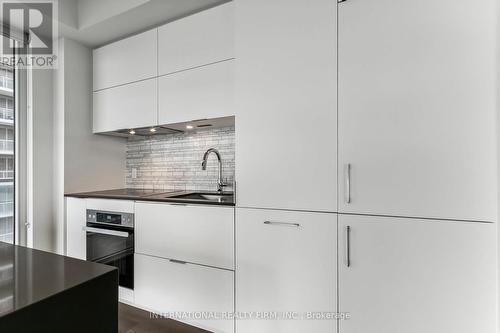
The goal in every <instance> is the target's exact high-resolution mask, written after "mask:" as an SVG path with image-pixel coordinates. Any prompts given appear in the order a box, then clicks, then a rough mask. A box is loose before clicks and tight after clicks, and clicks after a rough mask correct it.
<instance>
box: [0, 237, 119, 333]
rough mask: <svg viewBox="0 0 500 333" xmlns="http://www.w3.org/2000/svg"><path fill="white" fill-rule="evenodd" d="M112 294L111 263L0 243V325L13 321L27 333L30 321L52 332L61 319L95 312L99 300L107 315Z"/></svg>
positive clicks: (115, 283) (115, 280)
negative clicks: (104, 306)
mask: <svg viewBox="0 0 500 333" xmlns="http://www.w3.org/2000/svg"><path fill="white" fill-rule="evenodd" d="M94 292H95V295H93V294H94ZM117 293H118V272H117V270H116V268H114V267H111V266H106V265H102V264H96V263H92V262H87V261H83V260H78V259H73V258H70V257H65V256H61V255H57V254H53V253H49V252H44V251H39V250H34V249H30V248H26V247H23V246H17V245H11V244H7V243H3V242H0V327H5V325H6V326H7V327H10V326H9V325H14V324H16V325H22V326H20V331H23V332H31V331H32V330H31V329H30V327H31V326H33V327H34V326H35V325H36V327H34V329H36V330H37V331H38V332H45V331H49V330H53V332H55V331H59V329H62V328H63V327H64V319H61V317H64V316H67V319H68V320H69V319H70V318H71V317H72V316H73V315H75V317H77V316H81V315H84V314H85V312H86V311H87V310H90V311H94V309H95V310H98V309H99V308H100V306H101V305H100V304H99V303H106V304H107V305H106V309H109V312H108V315H111V316H114V314H115V312H116V310H115V307H116V306H117V305H116V306H115V305H114V303H113V302H116V304H118V300H117ZM99 295H101V296H99ZM95 297H97V298H98V299H96V298H95ZM107 302H109V303H107ZM99 311H101V312H102V309H99ZM56 313H57V316H56V315H55V314H56ZM52 316H56V317H53V318H52V319H54V323H56V322H57V328H56V329H54V328H55V327H54V326H52V324H51V317H52ZM20 318H23V319H22V320H20ZM30 318H31V319H30ZM37 318H39V319H40V321H39V322H37ZM112 320H113V321H114V319H112ZM73 324H74V323H73ZM44 325H46V327H45V329H44ZM111 325H114V323H113V322H112V323H111ZM82 326H83V327H84V326H85V325H82ZM103 326H106V325H103ZM83 327H82V328H83ZM20 331H19V332H20ZM33 331H35V330H33ZM76 331H78V329H77V330H76Z"/></svg>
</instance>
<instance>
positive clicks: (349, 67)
mask: <svg viewBox="0 0 500 333" xmlns="http://www.w3.org/2000/svg"><path fill="white" fill-rule="evenodd" d="M338 18H339V23H338V24H339V32H338V36H339V47H338V54H339V59H338V61H339V67H338V70H339V74H338V77H339V89H338V92H339V94H338V101H339V108H338V118H339V142H338V144H339V184H341V185H340V186H339V211H340V212H342V213H362V214H374V215H391V216H409V217H426V218H444V219H456V220H472V221H485V222H494V221H495V220H496V215H497V193H496V185H495V184H496V183H497V180H496V179H497V176H496V175H497V168H496V156H497V154H496V141H497V136H496V95H497V90H496V61H497V59H496V41H495V38H497V33H496V4H495V0H478V1H474V2H473V3H471V2H470V1H468V0H439V1H436V0H419V1H414V0H376V1H372V0H347V1H345V2H342V3H339V5H338Z"/></svg>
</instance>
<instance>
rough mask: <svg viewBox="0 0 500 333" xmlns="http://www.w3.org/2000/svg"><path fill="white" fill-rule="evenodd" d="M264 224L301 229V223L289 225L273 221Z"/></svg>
mask: <svg viewBox="0 0 500 333" xmlns="http://www.w3.org/2000/svg"><path fill="white" fill-rule="evenodd" d="M264 224H268V225H277V226H283V227H297V228H298V227H300V224H299V223H289V222H273V221H264Z"/></svg>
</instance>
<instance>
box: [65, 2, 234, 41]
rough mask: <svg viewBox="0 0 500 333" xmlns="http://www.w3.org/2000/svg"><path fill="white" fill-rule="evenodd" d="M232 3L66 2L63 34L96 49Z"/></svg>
mask: <svg viewBox="0 0 500 333" xmlns="http://www.w3.org/2000/svg"><path fill="white" fill-rule="evenodd" d="M224 2H228V0H62V1H59V15H58V17H59V34H60V36H64V37H68V38H71V39H74V40H76V41H78V42H80V43H82V44H84V45H87V46H89V47H92V48H95V47H98V46H101V45H104V44H107V43H110V42H113V41H115V40H118V39H122V38H124V37H127V36H130V35H133V34H136V33H138V32H142V31H145V30H148V29H150V28H153V27H156V26H158V25H161V24H163V23H167V22H170V21H174V20H176V19H179V18H181V17H184V16H187V15H190V14H193V13H196V12H199V11H202V10H205V9H208V8H210V7H213V6H216V5H219V4H221V3H224Z"/></svg>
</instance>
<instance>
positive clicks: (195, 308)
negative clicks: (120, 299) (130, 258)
mask: <svg viewBox="0 0 500 333" xmlns="http://www.w3.org/2000/svg"><path fill="white" fill-rule="evenodd" d="M233 288H234V273H233V272H231V271H228V270H221V269H216V268H211V267H204V266H199V265H193V264H181V263H175V262H171V261H169V260H167V259H162V258H156V257H150V256H145V255H141V254H136V255H135V288H134V289H135V290H134V294H135V302H136V303H137V304H138V305H139V306H141V307H144V308H146V309H149V310H151V311H155V312H159V313H162V314H171V313H174V312H177V314H178V315H179V316H178V317H174V318H173V319H176V320H179V321H183V322H186V323H188V324H190V325H194V326H197V327H201V328H203V329H206V330H209V331H211V332H216V333H231V332H233V331H234V321H233V320H232V319H227V320H225V319H203V318H202V319H200V318H199V316H200V315H201V314H205V315H208V316H210V315H214V316H216V315H217V316H220V315H222V314H223V313H232V312H233V311H234V289H233ZM189 317H191V318H189ZM214 318H215V317H214Z"/></svg>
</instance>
